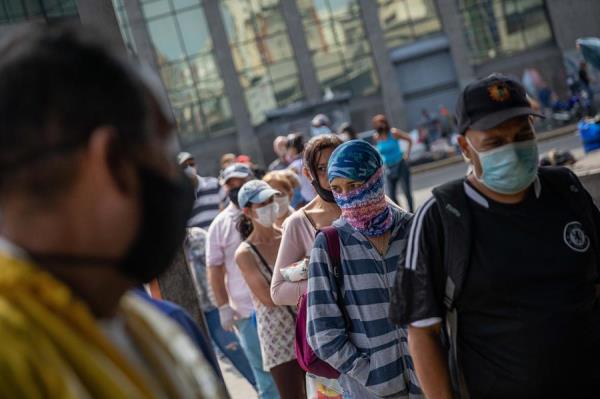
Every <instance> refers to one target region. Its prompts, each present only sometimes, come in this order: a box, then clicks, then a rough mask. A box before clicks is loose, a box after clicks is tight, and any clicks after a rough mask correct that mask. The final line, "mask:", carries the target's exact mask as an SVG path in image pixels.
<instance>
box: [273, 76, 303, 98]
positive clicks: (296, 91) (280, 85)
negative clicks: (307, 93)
mask: <svg viewBox="0 0 600 399" xmlns="http://www.w3.org/2000/svg"><path fill="white" fill-rule="evenodd" d="M273 89H274V90H275V98H276V100H277V103H278V104H281V105H288V104H291V103H293V102H296V101H298V100H300V99H301V98H302V90H301V88H300V81H299V80H298V76H297V75H294V76H290V77H289V78H286V79H281V80H278V81H274V82H273Z"/></svg>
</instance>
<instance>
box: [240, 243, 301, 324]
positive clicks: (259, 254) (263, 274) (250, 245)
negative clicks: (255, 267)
mask: <svg viewBox="0 0 600 399" xmlns="http://www.w3.org/2000/svg"><path fill="white" fill-rule="evenodd" d="M246 244H248V246H249V247H250V248H251V249H252V251H253V252H254V253H255V254H256V256H258V259H260V262H261V263H262V264H263V266H264V269H265V270H266V271H267V273H268V274H269V276H271V279H272V278H273V273H271V267H270V266H269V264H268V263H267V261H266V259H265V258H264V256H262V254H261V253H260V251H259V250H258V248H256V246H255V245H254V244H252V243H251V242H249V241H246ZM261 274H262V276H263V277H264V278H265V280H266V281H267V284H268V285H269V287H270V286H271V280H270V279H269V278H268V277H267V276H266V275H265V273H261ZM285 309H286V310H287V311H288V313H289V314H290V316H292V319H294V320H296V313H295V312H294V311H293V310H292V309H291V308H290V307H289V306H285Z"/></svg>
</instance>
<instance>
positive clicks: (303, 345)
mask: <svg viewBox="0 0 600 399" xmlns="http://www.w3.org/2000/svg"><path fill="white" fill-rule="evenodd" d="M319 233H321V234H324V235H325V238H326V240H327V253H328V254H329V259H330V260H331V264H332V271H333V276H334V277H335V280H336V287H337V303H338V307H339V308H340V310H341V311H342V313H343V315H344V318H345V319H346V320H347V315H346V312H345V307H344V304H343V300H342V290H341V287H342V283H343V279H344V275H343V273H342V265H341V259H340V239H339V235H338V231H337V229H336V228H335V227H332V226H329V227H324V228H322V229H321V230H320V231H319V232H318V233H317V234H319ZM307 296H308V295H307V293H304V294H302V296H301V297H300V299H299V301H298V311H297V317H296V337H295V338H294V346H295V351H296V359H297V361H298V364H299V365H300V367H301V368H302V369H303V370H304V371H306V372H307V373H311V374H314V375H316V376H319V377H325V378H329V379H337V378H338V377H339V376H340V372H339V371H337V370H336V369H334V368H333V367H331V366H330V365H329V364H328V363H327V362H324V361H323V360H321V359H319V358H318V357H317V355H316V354H315V352H314V351H313V350H312V348H311V347H310V345H309V344H308V340H307V339H306V325H307V323H306V318H307V307H308V298H307Z"/></svg>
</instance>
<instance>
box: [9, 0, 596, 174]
mask: <svg viewBox="0 0 600 399" xmlns="http://www.w3.org/2000/svg"><path fill="white" fill-rule="evenodd" d="M598 15H600V1H597V0H63V1H60V0H2V1H0V24H2V28H0V33H1V32H2V30H6V29H8V28H10V27H13V26H15V25H18V24H20V23H24V22H26V21H29V20H46V21H49V22H50V21H53V20H56V19H65V18H68V19H76V18H79V19H80V20H81V21H82V23H84V24H85V23H89V24H93V25H95V26H97V27H99V28H101V29H103V30H105V31H106V33H107V34H108V35H110V36H111V37H115V32H120V34H119V35H118V36H119V38H121V37H122V41H123V43H124V44H125V47H126V48H127V49H128V50H129V51H130V52H131V53H132V54H134V55H136V56H137V57H139V58H140V59H142V60H143V61H145V62H147V63H149V64H150V65H152V66H153V67H154V68H155V69H156V70H157V72H158V73H159V74H160V76H161V77H162V81H163V83H164V87H165V90H166V92H167V94H168V97H169V99H170V102H171V106H172V110H173V114H174V116H175V119H176V121H177V127H178V130H179V134H180V138H181V144H182V146H184V147H185V148H187V149H188V150H190V151H191V152H193V153H194V154H196V156H197V157H198V159H201V160H203V161H204V162H202V163H201V170H202V171H203V172H204V173H215V172H216V170H217V169H218V164H217V159H218V156H219V155H220V154H222V153H225V152H234V153H246V154H249V155H251V156H252V157H253V158H254V159H255V160H256V161H258V162H259V163H263V164H264V163H266V162H268V161H269V160H271V159H272V157H273V155H272V151H271V142H272V139H273V138H274V137H275V136H277V135H284V134H287V133H289V132H290V131H292V130H294V131H298V130H299V131H303V132H306V133H308V130H309V121H310V119H311V117H312V116H313V115H314V114H316V113H319V112H325V113H327V114H328V115H329V116H330V117H331V119H332V120H333V122H334V127H336V126H337V125H339V124H340V123H342V122H345V121H350V122H351V123H352V125H353V126H354V127H355V128H356V129H357V130H366V129H368V128H370V126H369V122H370V118H371V117H372V116H373V115H374V114H376V113H386V114H387V115H388V117H389V119H391V120H392V122H393V123H394V124H395V125H396V126H398V127H400V128H403V129H412V128H414V127H415V126H417V125H418V124H419V123H420V121H421V118H422V111H423V110H427V111H429V112H430V113H437V111H438V109H439V108H440V107H441V106H445V107H447V108H448V109H450V110H452V109H453V108H454V104H455V102H456V98H457V96H458V94H459V92H460V90H461V88H462V87H464V85H465V84H467V83H468V82H469V81H471V80H473V79H475V78H477V77H482V76H485V75H487V74H489V73H491V72H504V73H509V74H512V75H515V76H517V77H521V76H523V73H524V71H525V70H526V69H530V68H534V69H536V70H537V71H539V74H540V75H541V76H542V78H543V79H544V80H545V81H546V82H547V83H548V84H549V85H550V86H551V87H552V88H553V89H554V90H555V91H556V92H557V93H558V94H563V93H564V90H565V80H566V75H567V74H568V73H571V72H572V71H570V70H569V63H568V62H567V63H565V57H576V56H577V54H576V50H575V39H576V38H577V37H582V36H600V24H598V23H597V21H596V19H597V18H594V17H593V16H598ZM92 16H93V18H92Z"/></svg>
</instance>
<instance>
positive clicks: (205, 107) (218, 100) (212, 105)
mask: <svg viewBox="0 0 600 399" xmlns="http://www.w3.org/2000/svg"><path fill="white" fill-rule="evenodd" d="M202 111H203V113H204V115H205V117H206V121H207V124H208V128H209V129H210V131H217V132H218V131H220V130H224V129H230V128H232V127H233V126H234V121H233V115H232V114H231V108H230V107H229V102H228V101H227V99H226V98H224V97H223V96H221V97H215V98H212V99H209V100H206V101H204V102H202Z"/></svg>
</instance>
